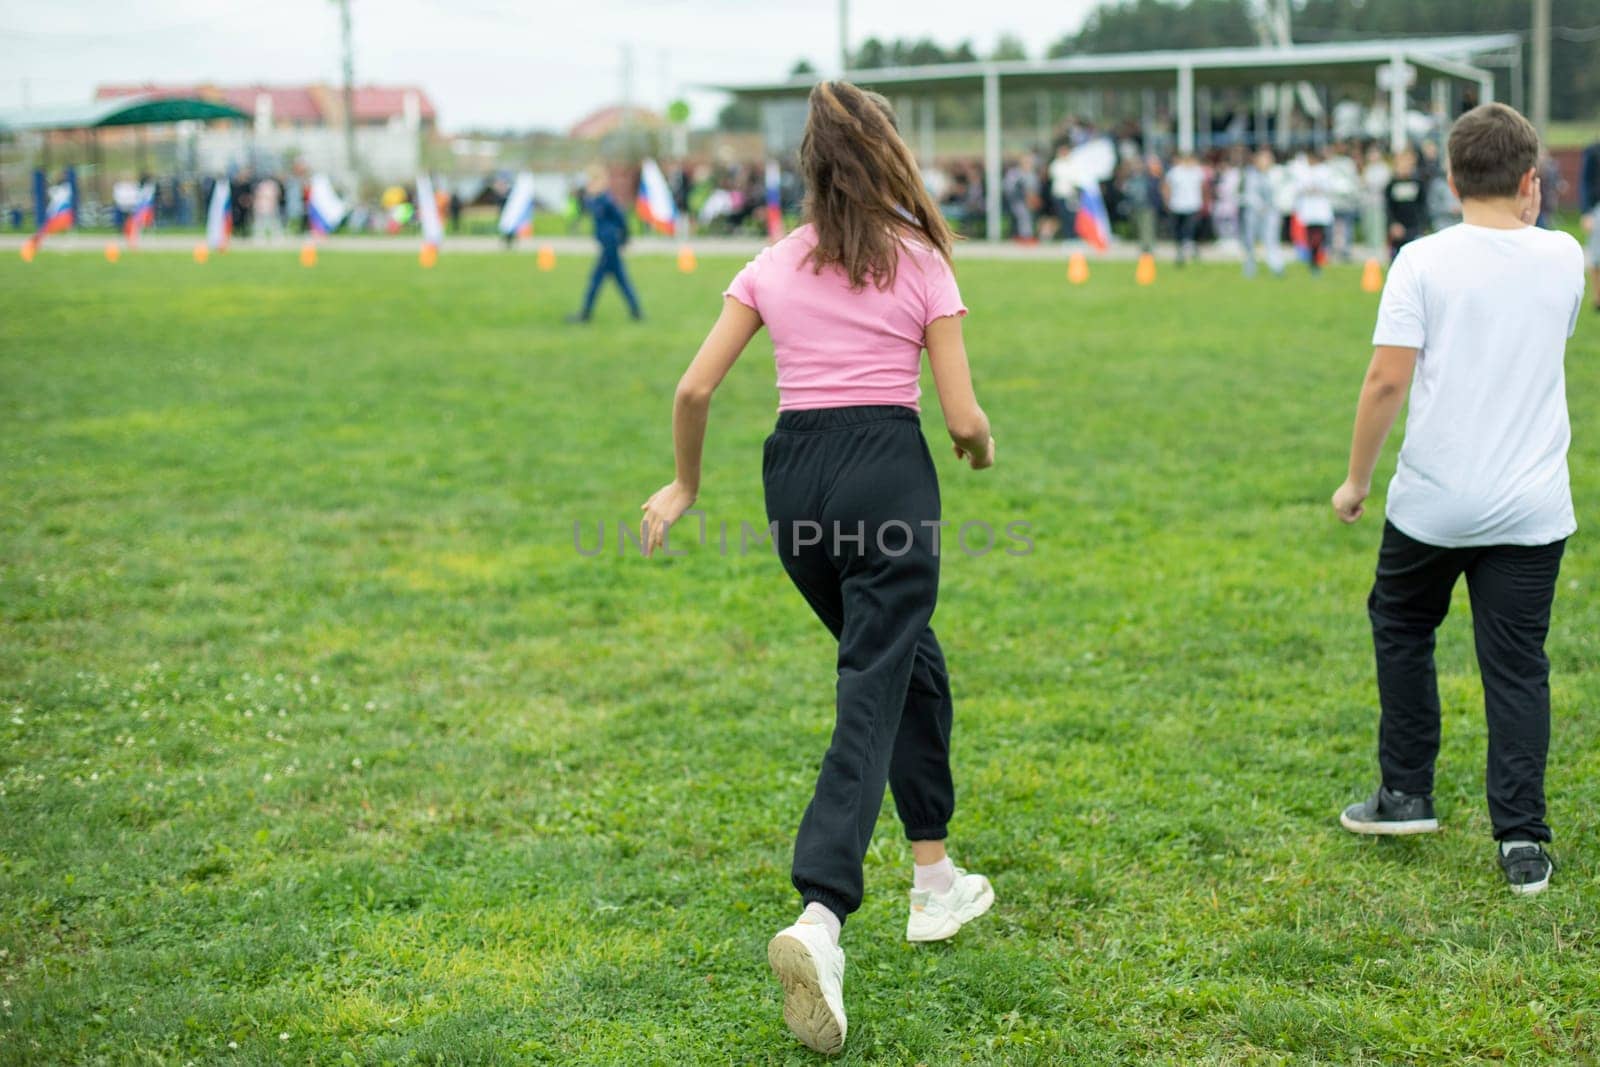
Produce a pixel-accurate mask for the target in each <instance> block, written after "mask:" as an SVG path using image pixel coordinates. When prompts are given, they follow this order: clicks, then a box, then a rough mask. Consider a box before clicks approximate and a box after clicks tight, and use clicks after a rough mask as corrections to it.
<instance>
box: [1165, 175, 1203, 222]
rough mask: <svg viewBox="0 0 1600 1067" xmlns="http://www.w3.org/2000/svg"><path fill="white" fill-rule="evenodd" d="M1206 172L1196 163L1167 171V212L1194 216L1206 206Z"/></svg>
mask: <svg viewBox="0 0 1600 1067" xmlns="http://www.w3.org/2000/svg"><path fill="white" fill-rule="evenodd" d="M1205 184H1206V172H1205V171H1204V170H1202V169H1201V168H1200V167H1199V166H1198V165H1197V164H1194V163H1179V164H1178V165H1177V166H1176V167H1173V168H1172V169H1171V170H1169V171H1167V210H1169V211H1171V212H1172V213H1173V214H1174V215H1192V214H1194V213H1195V212H1196V211H1199V210H1200V209H1201V208H1202V207H1204V206H1205Z"/></svg>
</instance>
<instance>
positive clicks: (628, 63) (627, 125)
mask: <svg viewBox="0 0 1600 1067" xmlns="http://www.w3.org/2000/svg"><path fill="white" fill-rule="evenodd" d="M632 152H633V46H632V45H628V44H625V45H623V46H622V154H623V155H624V156H626V157H628V158H630V159H631V158H632Z"/></svg>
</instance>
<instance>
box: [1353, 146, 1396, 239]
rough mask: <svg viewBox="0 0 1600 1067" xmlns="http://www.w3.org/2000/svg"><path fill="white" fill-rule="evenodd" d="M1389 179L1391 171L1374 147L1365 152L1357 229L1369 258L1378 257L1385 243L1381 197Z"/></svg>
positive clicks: (1386, 188) (1382, 198) (1385, 227)
mask: <svg viewBox="0 0 1600 1067" xmlns="http://www.w3.org/2000/svg"><path fill="white" fill-rule="evenodd" d="M1393 179H1394V170H1393V169H1392V168H1391V167H1390V166H1389V161H1388V160H1386V159H1384V158H1383V152H1382V151H1381V150H1379V148H1378V146H1377V145H1373V146H1372V147H1371V148H1369V149H1367V163H1366V166H1365V167H1363V168H1362V169H1361V229H1362V239H1363V241H1364V242H1365V243H1366V246H1367V248H1368V249H1370V250H1371V253H1372V254H1373V255H1377V254H1378V250H1379V249H1380V248H1382V247H1383V246H1384V243H1385V240H1386V235H1387V231H1388V226H1387V220H1386V219H1385V203H1384V198H1385V196H1386V195H1387V194H1388V190H1389V182H1391V181H1392V180H1393Z"/></svg>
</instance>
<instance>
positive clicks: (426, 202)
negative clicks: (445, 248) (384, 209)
mask: <svg viewBox="0 0 1600 1067" xmlns="http://www.w3.org/2000/svg"><path fill="white" fill-rule="evenodd" d="M417 221H418V222H420V223H421V224H422V258H421V262H422V265H423V266H424V267H431V266H433V264H434V261H435V260H437V259H438V258H439V245H440V244H442V243H443V242H444V224H443V223H442V222H440V221H439V199H438V198H437V197H436V196H434V195H433V179H432V178H429V177H428V176H427V175H426V174H419V175H417Z"/></svg>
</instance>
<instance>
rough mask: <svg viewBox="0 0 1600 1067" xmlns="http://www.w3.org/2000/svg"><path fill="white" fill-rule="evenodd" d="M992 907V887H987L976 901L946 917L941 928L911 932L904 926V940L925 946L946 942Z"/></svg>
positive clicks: (908, 926) (909, 928)
mask: <svg viewBox="0 0 1600 1067" xmlns="http://www.w3.org/2000/svg"><path fill="white" fill-rule="evenodd" d="M992 907H994V886H992V885H989V886H985V887H984V891H983V893H982V894H980V895H979V897H978V899H976V900H974V901H973V902H972V903H970V904H968V905H967V906H966V907H964V908H962V909H961V910H960V911H957V912H954V913H953V914H951V915H949V916H948V917H947V918H948V920H949V921H947V922H946V923H944V925H942V926H937V927H935V928H933V929H931V930H913V929H912V928H911V926H910V924H909V923H908V924H907V925H906V940H907V941H910V942H911V943H912V944H927V943H928V942H930V941H948V940H950V939H951V938H952V937H954V936H956V935H957V934H959V933H960V932H961V928H962V927H963V926H965V925H967V923H969V922H971V921H972V920H973V919H976V918H978V917H979V916H981V915H986V914H988V911H989V909H990V908H992Z"/></svg>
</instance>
